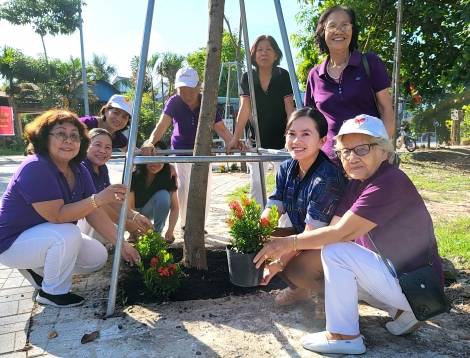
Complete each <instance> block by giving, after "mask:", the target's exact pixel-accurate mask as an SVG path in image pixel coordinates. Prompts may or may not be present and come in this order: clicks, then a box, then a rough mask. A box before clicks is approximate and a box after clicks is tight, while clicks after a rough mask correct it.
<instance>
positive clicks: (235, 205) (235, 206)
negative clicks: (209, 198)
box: [228, 201, 242, 211]
mask: <svg viewBox="0 0 470 358" xmlns="http://www.w3.org/2000/svg"><path fill="white" fill-rule="evenodd" d="M228 207H229V208H230V209H232V210H235V211H238V210H241V208H242V207H241V205H240V203H239V202H238V201H232V202H230V203H229V204H228Z"/></svg>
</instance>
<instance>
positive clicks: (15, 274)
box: [10, 269, 24, 278]
mask: <svg viewBox="0 0 470 358" xmlns="http://www.w3.org/2000/svg"><path fill="white" fill-rule="evenodd" d="M10 277H23V278H24V276H23V275H22V274H21V273H20V272H19V271H18V270H16V269H15V270H13V271H12V272H11V275H10Z"/></svg>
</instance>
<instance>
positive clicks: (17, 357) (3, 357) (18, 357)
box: [0, 352, 26, 358]
mask: <svg viewBox="0 0 470 358" xmlns="http://www.w3.org/2000/svg"><path fill="white" fill-rule="evenodd" d="M25 357H26V352H13V353H6V354H0V358H25Z"/></svg>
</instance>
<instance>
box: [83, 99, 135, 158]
mask: <svg viewBox="0 0 470 358" xmlns="http://www.w3.org/2000/svg"><path fill="white" fill-rule="evenodd" d="M133 106H134V102H132V101H131V100H130V98H129V97H127V96H122V95H120V94H115V95H114V96H112V97H111V98H110V99H109V101H108V103H107V104H106V106H103V108H101V110H100V112H99V113H98V115H97V116H89V117H82V118H80V121H81V122H83V123H84V124H85V126H86V127H87V128H88V130H90V129H93V128H103V129H106V130H107V131H108V133H109V134H110V135H111V138H112V140H113V148H119V149H120V150H122V151H123V152H127V143H128V142H129V140H128V139H127V137H126V136H125V135H124V134H123V133H122V132H123V131H124V130H126V129H127V128H128V127H129V123H130V121H131V118H132V111H133Z"/></svg>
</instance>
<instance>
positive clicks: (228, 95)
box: [224, 62, 233, 134]
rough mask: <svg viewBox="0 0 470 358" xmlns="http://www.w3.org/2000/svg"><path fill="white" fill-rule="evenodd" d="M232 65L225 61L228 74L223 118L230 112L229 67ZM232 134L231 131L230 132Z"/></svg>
mask: <svg viewBox="0 0 470 358" xmlns="http://www.w3.org/2000/svg"><path fill="white" fill-rule="evenodd" d="M231 67H232V63H230V62H229V63H227V71H228V74H227V91H226V95H225V116H224V117H225V118H227V119H228V115H227V113H228V114H230V110H229V106H230V68H231ZM232 128H233V125H232ZM232 134H233V132H232Z"/></svg>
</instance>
